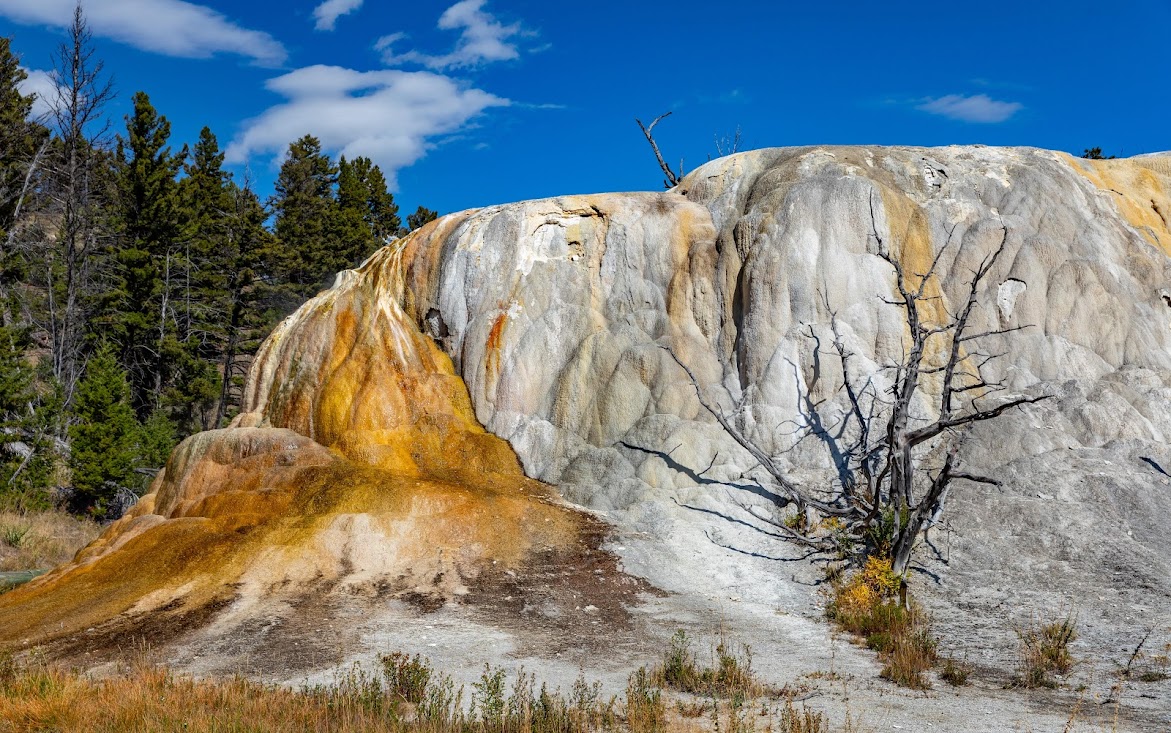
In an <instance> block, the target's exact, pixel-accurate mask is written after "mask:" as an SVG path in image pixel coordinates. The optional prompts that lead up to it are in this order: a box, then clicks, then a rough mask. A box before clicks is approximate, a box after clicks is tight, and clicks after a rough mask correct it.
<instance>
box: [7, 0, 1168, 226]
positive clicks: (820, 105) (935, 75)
mask: <svg viewBox="0 0 1171 733" xmlns="http://www.w3.org/2000/svg"><path fill="white" fill-rule="evenodd" d="M72 7H73V0H0V34H2V35H7V36H11V37H12V38H13V46H14V48H15V50H16V51H17V52H18V53H20V54H21V56H22V59H23V64H24V65H25V66H26V67H27V68H28V69H29V70H30V72H32V76H31V78H30V81H29V87H28V88H30V89H36V88H38V84H43V82H44V81H45V77H44V75H43V74H42V73H38V72H43V71H44V70H47V69H49V68H50V66H51V60H50V52H51V50H52V49H53V48H54V47H55V46H56V44H58V43H59V42H60V41H61V39H62V37H63V36H62V31H61V28H62V26H63V25H64V24H65V23H66V22H67V21H68V19H69V17H70V14H71V12H72ZM83 7H84V8H85V9H86V12H87V15H88V17H89V20H90V24H91V27H92V30H93V31H94V35H95V41H96V45H97V49H98V55H99V56H100V57H101V58H102V59H103V60H104V61H105V64H106V68H107V70H108V71H109V72H110V73H111V74H112V76H113V77H114V81H115V85H116V88H117V90H118V92H119V96H118V98H117V100H116V101H115V103H114V104H113V105H111V107H110V109H109V115H110V117H111V118H112V119H113V121H114V123H115V128H116V129H121V128H122V125H123V123H122V117H123V115H124V114H126V112H127V111H128V107H129V103H130V97H131V95H132V94H133V93H134V92H135V91H137V90H140V89H141V90H144V91H146V92H147V93H148V94H150V96H151V99H152V101H153V102H154V104H155V106H156V107H157V108H158V109H159V110H160V112H162V113H163V114H165V115H166V116H167V117H168V118H169V119H170V120H171V123H172V127H173V137H172V140H173V142H174V146H175V147H176V149H177V148H178V147H179V146H181V145H182V143H183V142H189V141H193V140H194V139H195V138H196V136H197V135H198V131H199V129H200V128H201V127H202V126H203V125H209V126H210V127H211V128H212V130H213V131H214V132H215V133H216V134H217V136H218V137H219V139H220V142H221V144H222V145H223V146H224V147H226V148H228V149H229V152H230V156H231V160H232V162H233V165H232V169H233V170H234V171H236V172H237V173H238V174H239V173H242V172H243V171H244V170H245V167H247V169H248V170H249V171H250V173H251V175H252V177H253V179H254V180H255V183H256V188H257V190H258V191H259V192H260V193H261V194H262V195H267V194H268V193H269V192H270V191H271V185H272V180H273V178H274V176H275V172H276V166H277V164H278V161H279V155H280V152H281V151H282V150H283V149H284V147H285V146H286V145H287V144H288V142H290V141H291V140H292V139H294V138H296V137H299V136H300V135H301V134H304V133H306V132H309V133H313V134H315V135H318V136H319V137H321V138H322V140H323V142H324V143H325V145H326V147H327V148H328V149H329V150H331V152H334V153H337V152H341V151H345V152H347V153H348V154H351V155H359V154H361V155H368V156H369V157H372V158H374V159H375V161H376V162H379V163H380V164H381V165H382V167H383V169H384V170H385V171H387V172H388V173H391V174H392V176H393V180H394V181H395V190H396V196H397V198H398V200H399V203H400V205H402V207H403V208H404V209H408V210H409V209H413V208H414V207H415V206H416V205H418V204H424V205H427V206H428V207H430V208H434V209H438V210H440V212H443V213H446V212H450V211H456V210H459V209H464V208H469V207H473V206H482V205H487V204H493V203H503V202H507V201H515V200H520V199H526V198H537V197H543V196H553V195H557V194H566V193H586V192H596V191H621V190H648V189H649V190H654V189H658V188H659V187H661V180H662V176H661V174H660V173H659V171H658V169H657V166H656V164H655V162H654V158H653V156H652V154H651V152H650V149H649V148H648V147H647V145H646V142H645V140H644V139H643V138H642V136H641V133H639V131H638V128H637V126H636V125H635V123H634V118H635V117H636V116H637V117H641V118H643V120H644V121H649V120H650V119H651V118H654V117H655V116H656V115H658V114H660V113H663V112H666V111H673V112H674V114H673V115H672V116H671V117H670V118H669V119H666V120H665V121H663V122H662V123H661V124H660V126H659V127H658V128H656V131H655V132H656V138H657V139H658V140H659V142H660V145H661V147H662V148H663V150H664V153H665V154H666V156H667V157H668V158H669V159H670V160H671V162H672V163H675V162H677V161H678V160H679V159H680V158H682V159H683V163H684V167H685V168H687V169H690V168H692V167H694V166H696V165H699V164H700V163H702V162H704V161H705V160H707V159H708V157H709V156H711V157H714V156H715V155H716V144H715V139H716V138H718V137H719V138H723V137H731V136H732V135H733V134H734V132H735V130H736V129H737V128H739V129H740V130H741V132H742V143H743V146H745V147H750V148H755V147H768V146H779V145H799V144H811V143H829V144H836V143H876V144H916V145H944V144H950V143H983V144H988V145H1036V146H1040V147H1047V148H1055V149H1059V150H1067V151H1070V152H1074V153H1080V152H1081V150H1082V149H1083V148H1086V147H1092V146H1101V147H1102V148H1103V149H1104V150H1105V152H1107V153H1115V154H1119V155H1133V154H1137V153H1143V152H1152V151H1156V150H1166V149H1169V148H1171V135H1169V133H1171V124H1169V123H1168V120H1171V97H1169V95H1168V94H1167V80H1168V79H1169V78H1171V54H1168V53H1167V48H1168V44H1167V41H1166V34H1167V30H1168V29H1169V28H1171V2H1169V0H1115V2H1112V3H1109V4H1106V3H1101V2H1089V1H1084V0H1068V1H1066V2H1046V1H1042V0H1034V1H1032V2H1030V1H1028V0H1017V1H1016V2H1011V3H1010V2H999V1H998V0H987V1H986V2H981V3H967V2H963V3H960V2H957V3H939V2H918V1H906V2H899V1H898V0H894V1H892V2H884V3H876V2H873V1H870V2H861V1H854V0H849V1H841V2H832V1H829V0H826V1H823V2H820V3H806V2H801V3H796V2H792V3H790V2H773V3H764V2H736V1H735V0H725V1H724V2H720V3H711V2H694V1H692V0H675V2H670V3H668V2H658V1H657V0H647V1H646V2H641V3H635V2H630V0H622V1H618V0H595V1H594V2H590V3H572V4H569V3H554V2H548V1H544V2H541V1H538V0H462V1H461V2H451V0H447V1H446V2H436V3H431V2H409V3H399V2H388V1H386V0H381V1H380V0H364V1H363V0H324V2H323V1H322V0H286V1H285V2H281V3H275V2H260V3H241V2H235V3H233V2H220V1H217V2H205V3H202V4H200V3H194V2H184V1H183V0H83Z"/></svg>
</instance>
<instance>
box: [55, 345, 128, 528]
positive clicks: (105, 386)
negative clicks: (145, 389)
mask: <svg viewBox="0 0 1171 733" xmlns="http://www.w3.org/2000/svg"><path fill="white" fill-rule="evenodd" d="M73 418H74V421H75V422H74V424H73V425H72V426H71V427H70V428H69V439H70V454H69V467H70V469H71V471H72V484H73V491H74V502H73V503H74V508H75V509H76V510H78V511H84V512H87V513H89V514H91V515H92V516H94V517H96V518H98V519H104V518H106V516H107V514H108V512H109V511H110V509H111V506H112V505H113V503H114V501H115V499H116V498H117V495H118V493H119V491H120V490H123V489H124V490H132V488H133V487H134V486H136V484H137V483H139V482H138V481H136V478H137V477H136V475H135V468H137V467H138V466H139V459H140V451H141V449H140V441H141V428H140V426H139V424H138V420H137V419H136V418H135V416H134V408H133V407H131V404H130V384H129V382H128V381H127V378H126V372H125V371H124V370H123V369H122V366H121V365H120V364H119V363H118V360H117V358H115V356H114V349H113V348H112V347H111V346H110V345H109V344H108V343H107V342H103V343H102V344H101V346H99V347H98V350H97V352H96V353H95V354H94V355H93V356H92V357H91V358H90V360H89V363H88V364H86V367H85V375H84V377H83V378H82V380H81V383H80V384H79V385H78V387H77V395H76V397H75V398H74V403H73Z"/></svg>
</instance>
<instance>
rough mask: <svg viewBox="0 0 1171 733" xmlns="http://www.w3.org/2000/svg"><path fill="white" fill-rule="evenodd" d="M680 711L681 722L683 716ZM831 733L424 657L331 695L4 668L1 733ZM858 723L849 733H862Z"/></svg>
mask: <svg viewBox="0 0 1171 733" xmlns="http://www.w3.org/2000/svg"><path fill="white" fill-rule="evenodd" d="M676 707H678V710H676V709H675V708H676ZM713 729H714V730H719V731H726V732H727V733H748V731H759V732H760V733H830V728H829V725H828V723H827V722H826V721H825V718H824V716H823V715H822V714H821V713H820V712H816V711H813V710H810V709H808V708H806V707H804V706H801V707H800V708H798V707H797V706H795V705H794V703H793V700H792V698H791V697H786V698H783V699H781V700H780V701H779V703H778V704H770V703H768V702H767V701H761V700H733V701H727V702H725V703H723V704H721V703H719V702H718V701H717V700H715V699H713V700H711V702H710V704H709V705H694V704H691V706H690V707H688V706H686V705H683V704H682V703H681V704H679V705H677V706H671V705H669V704H668V700H667V696H666V693H665V692H664V690H663V689H661V687H660V686H659V685H658V683H657V682H656V680H655V675H654V673H652V672H648V671H647V670H646V669H645V668H640V669H639V670H637V671H635V672H634V674H632V675H631V676H630V678H629V681H628V684H627V688H626V693H625V695H624V696H622V697H610V698H606V697H604V696H603V695H602V693H601V686H600V685H599V684H597V683H594V684H589V683H587V682H586V681H585V679H584V677H582V678H579V679H578V681H577V682H575V683H574V685H573V686H572V688H571V689H570V690H569V692H568V693H566V694H563V693H562V692H561V691H560V690H554V691H549V690H548V689H547V688H546V686H545V685H540V686H539V687H538V685H537V683H536V680H535V678H534V677H533V675H531V674H526V673H525V672H524V670H523V669H522V670H520V671H519V672H518V673H517V674H516V675H515V676H511V677H510V676H508V675H506V674H505V672H504V671H503V670H501V669H499V668H493V667H489V666H485V668H484V671H483V673H482V674H481V676H480V679H479V680H478V681H477V682H475V683H473V684H472V686H471V692H470V695H466V696H465V690H464V688H462V687H457V686H456V685H455V684H454V682H453V681H452V679H451V678H450V677H448V676H447V675H444V674H441V673H439V672H437V671H436V670H435V669H433V668H432V667H431V666H430V664H429V663H428V662H427V661H426V660H425V659H422V658H421V657H418V656H415V657H409V656H407V655H405V654H397V653H396V654H388V655H383V656H381V657H379V668H378V670H377V671H376V672H369V671H367V670H365V669H363V668H362V667H359V666H357V665H355V666H354V667H352V668H350V669H349V670H348V671H347V672H346V673H344V674H342V675H340V676H339V677H338V678H337V680H336V681H335V682H334V683H333V684H331V685H318V686H313V687H306V688H302V689H290V688H284V687H279V686H274V685H265V684H259V683H256V682H251V681H249V680H246V679H243V678H239V677H236V678H231V679H223V680H193V679H190V678H187V677H182V676H178V675H175V674H173V673H171V672H169V671H167V670H166V669H162V668H157V667H152V666H149V665H146V664H142V663H140V664H134V665H130V666H127V667H125V668H123V669H122V670H120V672H119V674H118V675H116V676H114V677H110V678H106V679H94V678H92V677H89V676H86V675H83V674H80V673H78V672H75V671H70V670H67V669H64V668H62V667H58V666H49V665H44V664H35V663H34V664H28V665H18V664H16V663H14V662H13V661H12V658H11V657H6V658H0V733H25V732H26V731H29V732H31V731H44V730H52V731H56V732H58V733H82V732H85V733H90V732H91V731H93V732H99V733H123V732H127V733H128V732H130V731H134V732H135V733H137V732H138V731H172V730H174V731H180V730H181V731H191V732H195V733H212V732H213V731H214V732H216V733H226V732H235V731H238V732H240V733H244V732H248V733H266V732H268V731H272V732H274V733H275V732H277V731H280V732H282V733H283V732H285V731H289V732H290V733H291V732H292V731H296V732H298V733H301V732H303V731H322V732H324V731H329V733H358V732H359V731H361V732H363V733H366V732H373V731H388V732H393V733H400V732H401V733H592V732H595V731H615V732H617V733H676V732H678V733H685V732H688V731H695V732H698V731H710V730H713ZM856 730H857V727H856V726H855V725H853V724H851V723H849V722H847V725H846V727H845V728H843V729H842V731H843V733H849V732H851V731H856Z"/></svg>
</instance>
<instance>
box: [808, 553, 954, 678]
mask: <svg viewBox="0 0 1171 733" xmlns="http://www.w3.org/2000/svg"><path fill="white" fill-rule="evenodd" d="M832 587H833V591H832V595H831V598H830V601H829V604H828V605H827V607H826V614H827V615H828V616H829V617H830V619H831V620H832V621H833V622H834V623H836V624H837V625H838V626H839V627H841V628H842V629H844V630H845V631H849V632H850V633H852V634H856V635H858V636H859V637H861V639H862V640H863V641H864V642H865V644H866V646H867V647H869V648H871V649H873V650H874V651H876V652H878V654H879V658H880V659H881V661H882V663H883V668H882V672H881V673H880V674H881V676H882V677H884V678H886V679H889V680H890V681H892V682H894V683H896V684H899V685H902V686H904V687H911V688H913V689H916V690H924V689H927V688H929V687H930V686H931V683H930V682H929V681H928V680H927V678H926V676H924V673H925V672H926V671H927V670H929V669H931V668H932V667H933V666H934V665H935V662H936V659H937V653H936V642H935V638H934V637H933V636H932V635H931V632H930V631H929V630H928V628H927V622H926V620H925V619H924V618H923V614H922V613H921V612H920V611H919V610H918V609H917V608H916V607H915V606H914V605H910V606H903V604H902V602H901V599H900V597H899V591H900V588H901V587H902V579H901V578H899V577H898V576H897V575H895V574H894V573H893V572H892V571H891V566H890V560H889V559H888V558H884V557H879V556H871V557H868V558H867V559H866V564H865V565H864V566H863V567H862V568H861V569H860V570H858V571H855V572H853V573H850V574H849V575H847V576H844V577H842V576H839V577H838V578H837V579H836V580H835V582H834V583H833V585H832Z"/></svg>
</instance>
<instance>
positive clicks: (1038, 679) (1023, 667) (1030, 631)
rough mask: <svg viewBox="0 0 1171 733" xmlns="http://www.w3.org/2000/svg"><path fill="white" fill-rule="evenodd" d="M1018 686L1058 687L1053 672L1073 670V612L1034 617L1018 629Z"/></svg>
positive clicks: (1061, 673) (1060, 673) (1075, 626)
mask: <svg viewBox="0 0 1171 733" xmlns="http://www.w3.org/2000/svg"><path fill="white" fill-rule="evenodd" d="M1016 633H1017V638H1018V639H1019V642H1020V644H1019V646H1018V650H1017V675H1016V677H1014V678H1013V684H1014V685H1015V686H1018V687H1056V686H1057V682H1056V680H1054V679H1053V677H1052V675H1053V674H1059V675H1064V674H1068V673H1069V671H1070V670H1071V669H1073V655H1072V654H1070V651H1069V645H1070V642H1072V641H1073V640H1074V639H1076V638H1077V617H1076V616H1074V615H1072V614H1067V615H1065V617H1064V618H1058V619H1053V620H1038V619H1033V620H1032V621H1030V622H1029V624H1028V625H1027V626H1024V627H1022V628H1018V629H1017V630H1016Z"/></svg>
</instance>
